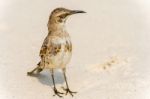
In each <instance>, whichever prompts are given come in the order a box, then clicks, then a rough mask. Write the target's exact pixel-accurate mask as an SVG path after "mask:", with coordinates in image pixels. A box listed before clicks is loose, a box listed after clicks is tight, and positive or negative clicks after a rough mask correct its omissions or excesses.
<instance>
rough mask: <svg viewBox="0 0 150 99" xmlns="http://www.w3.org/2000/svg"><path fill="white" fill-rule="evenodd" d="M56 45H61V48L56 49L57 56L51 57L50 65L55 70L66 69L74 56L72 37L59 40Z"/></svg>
mask: <svg viewBox="0 0 150 99" xmlns="http://www.w3.org/2000/svg"><path fill="white" fill-rule="evenodd" d="M55 44H56V45H59V47H58V48H56V49H55V54H54V55H52V56H50V57H49V58H50V59H49V60H50V63H51V65H52V66H54V67H55V68H57V67H62V68H64V67H65V66H66V65H67V64H68V63H69V61H70V59H71V56H72V44H71V40H70V37H63V38H59V39H58V40H57V41H55Z"/></svg>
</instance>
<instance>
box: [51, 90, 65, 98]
mask: <svg viewBox="0 0 150 99" xmlns="http://www.w3.org/2000/svg"><path fill="white" fill-rule="evenodd" d="M54 93H55V94H54V95H53V96H55V95H57V96H58V97H60V98H61V97H63V96H61V94H64V93H62V92H59V91H58V90H57V89H56V88H54Z"/></svg>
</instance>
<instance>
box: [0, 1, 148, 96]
mask: <svg viewBox="0 0 150 99" xmlns="http://www.w3.org/2000/svg"><path fill="white" fill-rule="evenodd" d="M60 6H63V7H66V8H70V9H78V10H85V11H86V12H87V14H82V15H81V14H80V15H74V16H72V17H70V18H69V20H68V21H67V24H66V25H67V29H68V32H69V33H70V35H71V37H72V42H73V45H74V49H73V57H72V60H71V62H70V64H69V65H68V68H67V75H68V81H69V84H70V87H71V88H72V90H74V91H77V92H78V93H77V94H76V95H75V97H74V99H150V94H149V92H150V76H149V75H150V67H149V65H150V45H149V42H150V33H149V32H150V12H149V11H150V1H149V0H91V1H90V0H0V99H52V98H53V99H59V98H58V97H53V91H52V81H51V77H50V73H49V71H44V72H42V73H41V74H40V75H39V76H38V77H29V76H27V75H26V72H27V71H29V70H31V69H33V68H34V67H35V65H36V63H37V62H38V61H39V56H38V55H39V49H40V47H41V44H42V42H43V39H44V38H45V36H46V35H47V26H46V25H47V21H48V17H49V14H50V12H51V11H52V10H53V9H54V8H56V7H60ZM55 75H56V82H57V86H58V87H59V88H60V87H61V86H62V85H63V86H64V80H63V78H62V75H61V72H60V71H57V72H56V73H55ZM64 98H65V99H72V97H71V96H69V95H68V96H65V97H64Z"/></svg>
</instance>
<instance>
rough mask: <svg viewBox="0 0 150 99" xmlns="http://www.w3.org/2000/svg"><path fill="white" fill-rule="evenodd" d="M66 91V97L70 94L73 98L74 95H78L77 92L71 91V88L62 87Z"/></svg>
mask: <svg viewBox="0 0 150 99" xmlns="http://www.w3.org/2000/svg"><path fill="white" fill-rule="evenodd" d="M62 88H63V90H64V91H66V93H65V95H67V94H68V93H69V94H70V95H71V96H72V97H73V94H76V93H77V92H73V91H71V90H70V89H69V88H64V87H62Z"/></svg>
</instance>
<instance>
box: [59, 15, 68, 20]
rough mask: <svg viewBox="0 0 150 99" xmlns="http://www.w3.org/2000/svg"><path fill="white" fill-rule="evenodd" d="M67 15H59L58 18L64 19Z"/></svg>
mask: <svg viewBox="0 0 150 99" xmlns="http://www.w3.org/2000/svg"><path fill="white" fill-rule="evenodd" d="M67 15H68V14H62V15H60V16H59V17H60V18H61V19H64V18H66V16H67Z"/></svg>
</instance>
